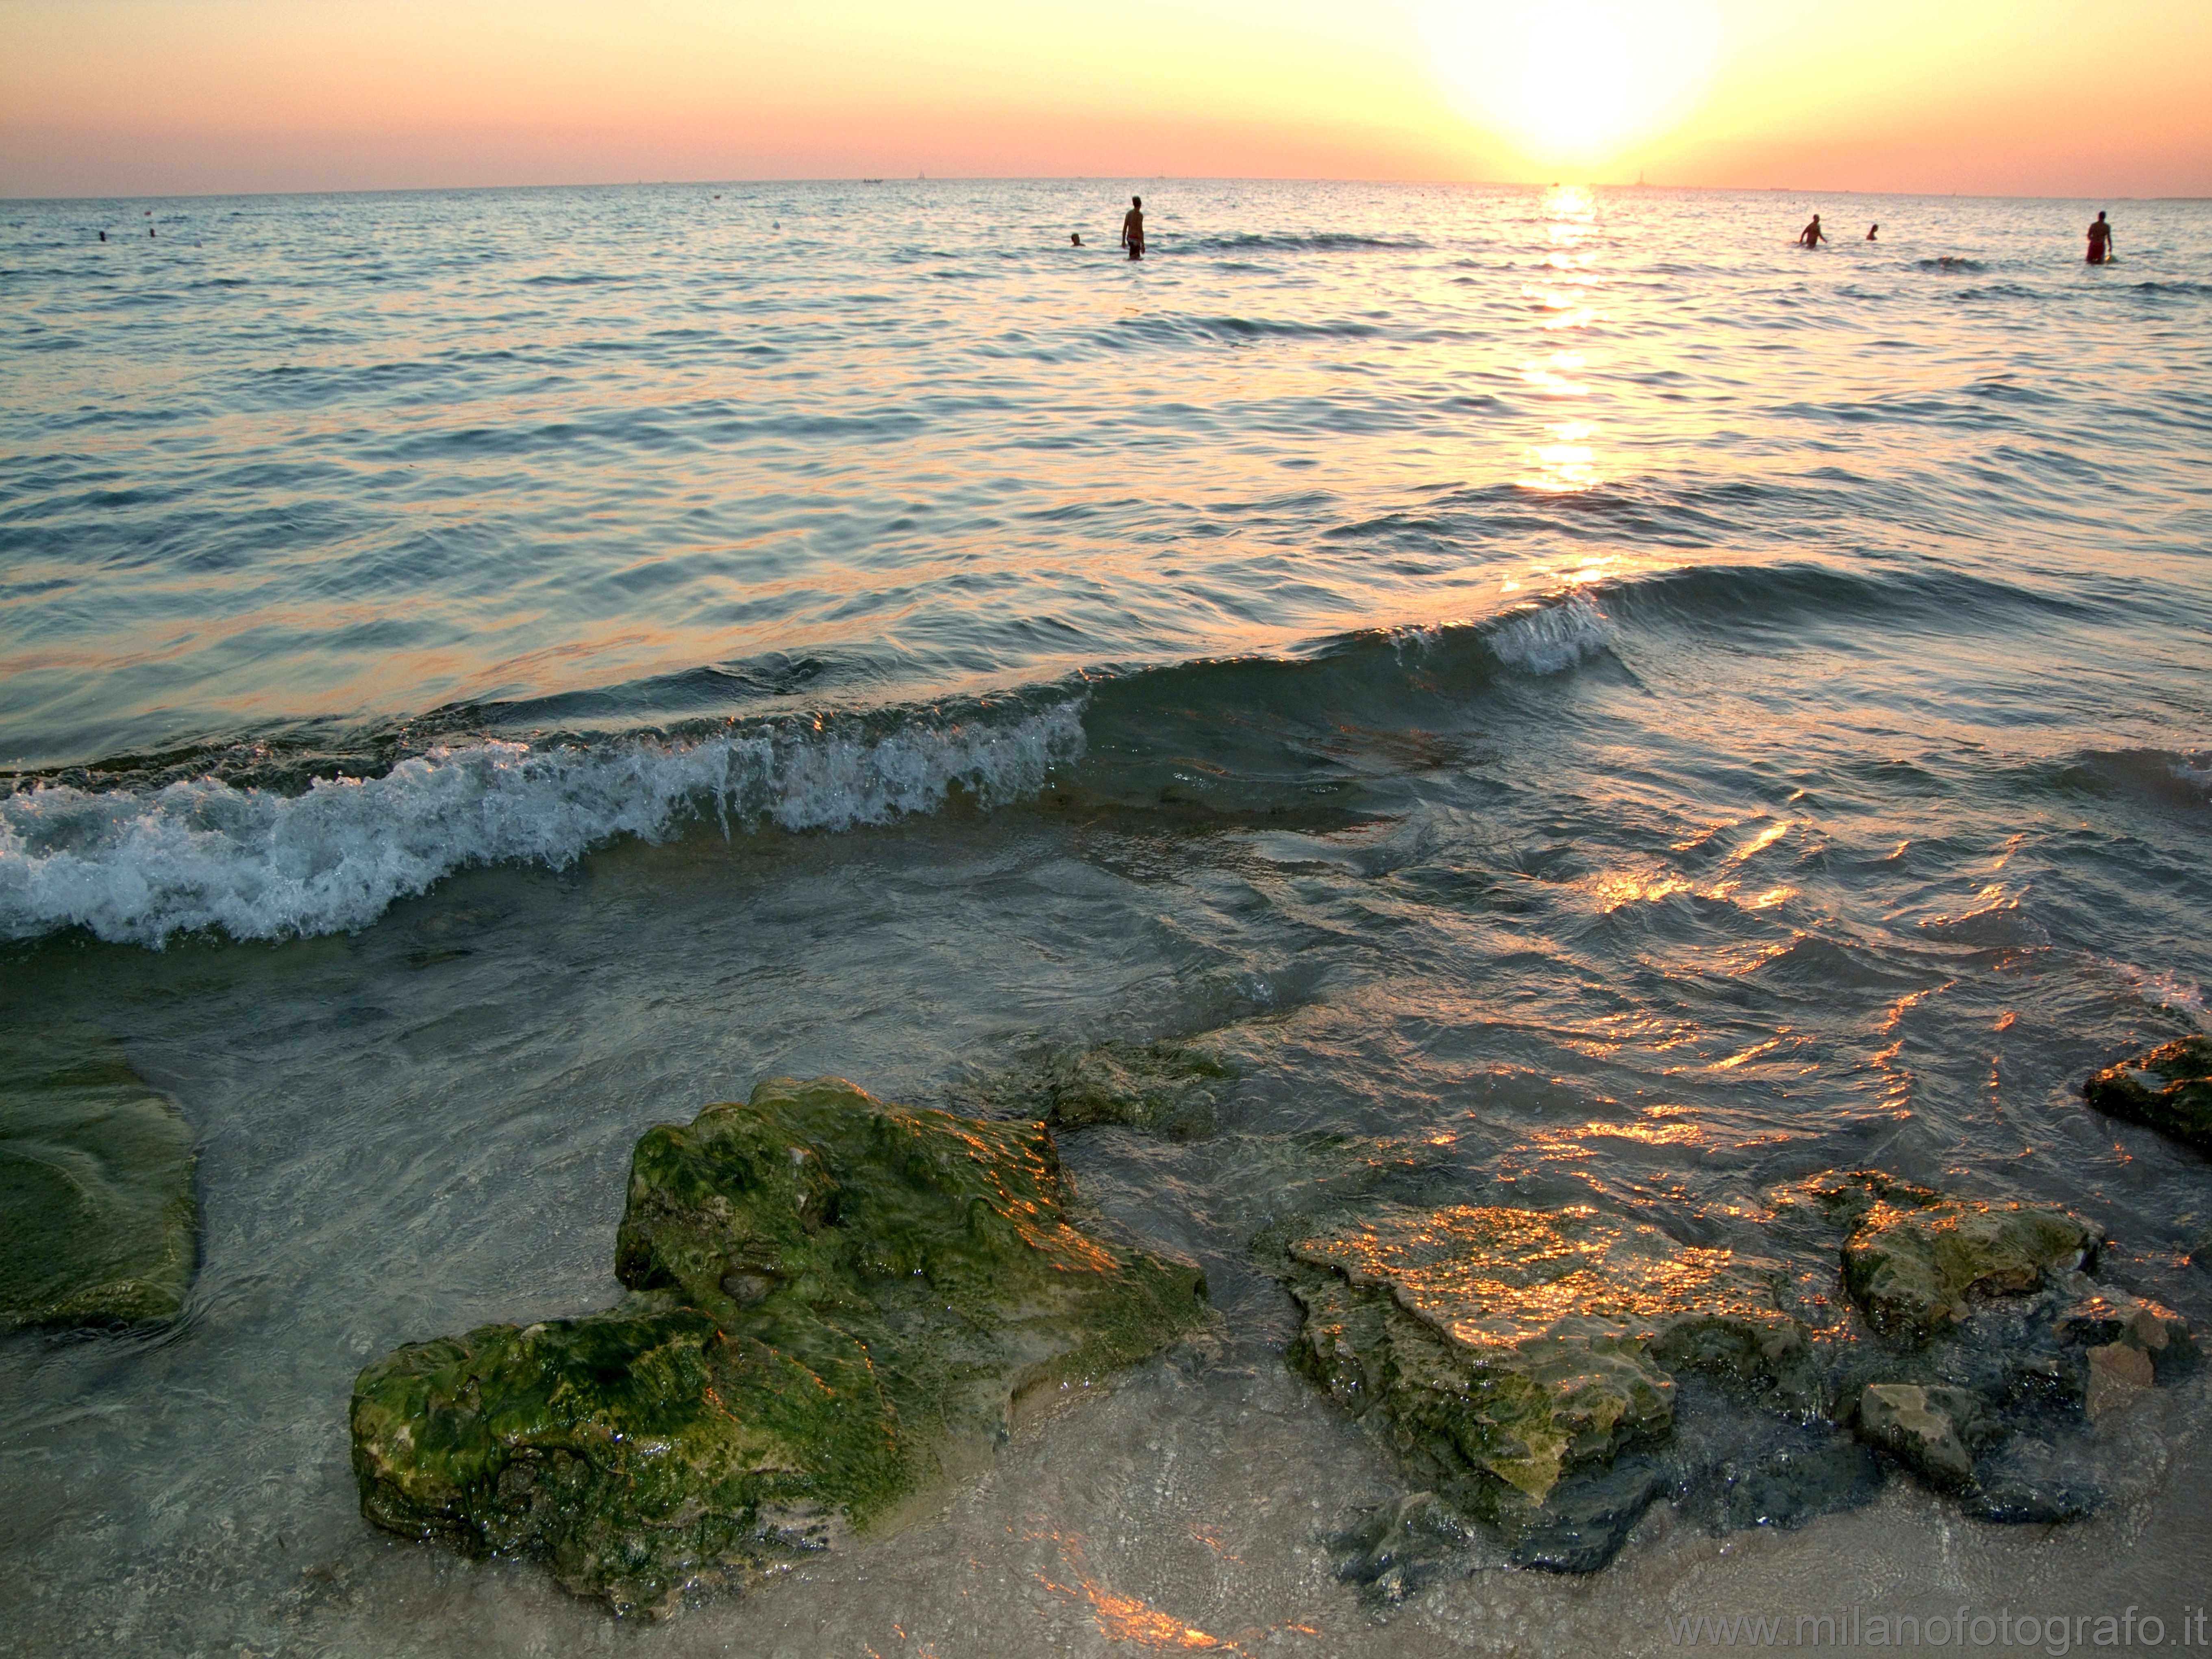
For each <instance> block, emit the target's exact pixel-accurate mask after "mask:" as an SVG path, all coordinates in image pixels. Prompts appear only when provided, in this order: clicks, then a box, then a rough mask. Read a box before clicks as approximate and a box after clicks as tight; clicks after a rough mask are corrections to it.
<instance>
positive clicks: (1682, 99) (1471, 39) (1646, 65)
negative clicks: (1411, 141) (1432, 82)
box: [1431, 0, 1720, 167]
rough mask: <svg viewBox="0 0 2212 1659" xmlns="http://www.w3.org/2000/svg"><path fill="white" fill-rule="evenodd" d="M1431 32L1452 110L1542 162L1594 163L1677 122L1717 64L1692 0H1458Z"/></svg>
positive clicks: (1705, 16)
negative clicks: (1549, 0) (1546, 0)
mask: <svg viewBox="0 0 2212 1659" xmlns="http://www.w3.org/2000/svg"><path fill="white" fill-rule="evenodd" d="M1431 40H1432V42H1433V45H1432V52H1433V63H1434V68H1435V73H1436V76H1437V82H1439V84H1440V85H1441V87H1442V88H1443V93H1444V95H1445V98H1446V100H1447V101H1448V102H1449V104H1450V106H1452V108H1453V109H1454V110H1455V112H1457V113H1458V114H1459V115H1461V116H1462V118H1464V119H1466V120H1467V121H1468V122H1469V123H1470V124H1472V125H1474V126H1476V127H1478V128H1480V129H1481V130H1483V131H1486V132H1491V133H1494V134H1496V135H1497V136H1498V137H1502V138H1504V139H1505V140H1506V141H1507V142H1508V143H1511V144H1513V145H1514V146H1515V147H1516V148H1517V149H1520V150H1521V151H1522V153H1523V154H1525V155H1528V156H1529V157H1530V158H1531V159H1532V160H1534V161H1540V162H1542V163H1545V164H1547V165H1552V164H1558V165H1560V166H1571V167H1590V166H1595V165H1597V164H1599V163H1601V162H1603V161H1609V160H1611V159H1612V158H1613V157H1614V156H1616V155H1620V153H1621V152H1622V151H1623V150H1625V149H1628V148H1629V147H1630V146H1632V145H1633V144H1635V143H1638V142H1639V141H1641V140H1644V139H1646V138H1650V137H1656V136H1657V135H1659V134H1661V133H1662V132H1665V131H1668V130H1670V129H1672V128H1674V127H1676V126H1679V125H1681V124H1682V123H1683V122H1685V121H1686V120H1688V119H1689V118H1691V117H1692V115H1694V114H1696V113H1697V112H1698V110H1699V106H1701V105H1702V104H1703V103H1704V101H1705V97H1706V94H1708V92H1709V91H1710V90H1711V87H1712V83H1713V77H1714V74H1715V72H1716V70H1717V69H1718V67H1719V63H1720V30H1719V27H1718V25H1717V22H1716V21H1715V19H1714V17H1713V15H1712V13H1711V11H1709V10H1708V9H1706V7H1705V5H1703V4H1702V3H1699V0H1551V3H1540V0H1459V3H1448V4H1445V5H1443V6H1441V7H1439V8H1438V9H1437V12H1436V14H1435V17H1434V21H1433V23H1432V26H1431Z"/></svg>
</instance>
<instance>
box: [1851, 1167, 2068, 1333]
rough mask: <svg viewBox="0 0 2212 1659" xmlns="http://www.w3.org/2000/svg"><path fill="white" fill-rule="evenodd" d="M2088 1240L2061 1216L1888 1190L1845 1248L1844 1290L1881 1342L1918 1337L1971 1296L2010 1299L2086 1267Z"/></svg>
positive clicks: (1959, 1310) (1955, 1316)
mask: <svg viewBox="0 0 2212 1659" xmlns="http://www.w3.org/2000/svg"><path fill="white" fill-rule="evenodd" d="M2097 1243H2098V1241H2097V1236H2096V1234H2095V1232H2094V1231H2093V1230H2092V1229H2091V1228H2090V1227H2089V1226H2088V1225H2087V1223H2085V1222H2083V1221H2081V1219H2080V1218H2077V1217H2075V1216H2072V1215H2069V1214H2068V1213H2067V1212H2065V1211H2063V1210H2057V1209H2051V1208H2049V1207H2047V1206H2038V1205H2030V1204H2015V1203H1995V1204H1992V1203H1985V1202H1984V1201H1982V1200H1978V1199H1966V1198H1947V1197H1945V1196H1943V1195H1942V1194H1937V1193H1931V1192H1929V1191H1926V1190H1925V1189H1923V1188H1907V1187H1905V1186H1903V1185H1901V1184H1900V1183H1895V1182H1890V1183H1887V1186H1886V1188H1885V1189H1884V1190H1883V1192H1882V1193H1881V1195H1879V1196H1877V1197H1875V1199H1874V1201H1873V1203H1872V1204H1871V1205H1870V1206H1869V1207H1868V1208H1867V1209H1866V1210H1865V1211H1864V1212H1863V1213H1862V1214H1861V1215H1860V1217H1859V1219H1858V1222H1857V1225H1855V1226H1854V1227H1853V1228H1852V1229H1851V1232H1850V1237H1848V1238H1846V1239H1845V1240H1844V1288H1845V1289H1846V1290H1848V1291H1850V1293H1851V1297H1852V1299H1853V1300H1854V1301H1856V1302H1857V1304H1859V1306H1860V1308H1861V1309H1862V1310H1864V1312H1865V1314H1866V1316H1867V1322H1869V1324H1871V1325H1872V1326H1873V1327H1874V1328H1875V1329H1876V1330H1878V1331H1881V1332H1882V1333H1883V1334H1886V1335H1902V1336H1910V1337H1927V1336H1932V1335H1935V1334H1937V1333H1939V1332H1941V1331H1942V1330H1944V1329H1945V1328H1948V1327H1949V1326H1952V1325H1954V1324H1956V1323H1957V1322H1959V1321H1960V1320H1961V1319H1963V1318H1965V1317H1966V1314H1967V1312H1968V1311H1969V1309H1970V1305H1971V1304H1970V1300H1969V1298H1970V1297H1973V1296H1976V1295H1983V1296H1989V1295H1998V1296H2002V1295H2016V1294H2020V1293H2021V1292H2025V1291H2033V1290H2034V1289H2035V1288H2036V1287H2037V1286H2039V1285H2041V1284H2043V1283H2044V1282H2045V1280H2046V1279H2051V1278H2053V1277H2055V1276H2057V1275H2059V1274H2063V1273H2070V1272H2072V1271H2073V1270H2074V1269H2075V1268H2077V1267H2081V1266H2082V1265H2083V1264H2084V1263H2087V1262H2091V1261H2094V1260H2095V1259H2096V1254H2097Z"/></svg>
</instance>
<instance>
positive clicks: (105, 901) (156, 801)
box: [0, 702, 1083, 947]
mask: <svg viewBox="0 0 2212 1659" xmlns="http://www.w3.org/2000/svg"><path fill="white" fill-rule="evenodd" d="M1082 752H1083V722H1082V707H1081V705H1080V704H1079V703H1076V702H1068V703H1062V704H1059V705H1056V706H1054V707H1052V708H1045V709H1042V710H1035V711H1032V712H1030V713H1028V714H1023V715H1021V716H1019V717H1017V718H1012V719H1004V720H995V721H994V720H988V719H987V718H981V717H979V718H976V719H972V720H957V721H946V722H945V723H943V724H940V725H932V724H927V723H915V722H908V723H907V724H904V725H902V726H897V727H895V728H893V729H890V730H868V729H866V728H863V727H861V726H859V725H858V724H857V723H856V724H855V725H854V726H853V727H851V728H849V729H841V728H838V727H836V726H829V727H826V728H816V727H814V726H786V727H780V728H777V729H774V730H753V731H747V732H734V733H731V734H728V735H726V736H716V737H713V738H702V739H700V740H697V741H695V742H690V743H665V742H660V741H657V740H651V739H643V738H635V739H629V740H626V741H623V742H618V743H614V744H607V745H605V746H594V747H585V746H580V745H561V746H555V747H548V748H543V749H533V748H532V747H530V746H529V745H528V744H520V743H500V742H485V743H479V744H468V745H465V746H461V747H456V748H441V749H433V750H429V751H428V753H426V754H422V755H419V756H416V757H414V758H412V759H410V760H404V761H402V762H401V763H399V764H398V765H397V766H395V767H393V768H392V770H391V771H390V772H388V773H386V775H383V776H382V777H378V778H346V777H340V778H335V779H318V780H317V781H315V782H314V783H313V786H312V787H309V789H308V790H307V793H305V794H301V795H283V794H276V793H270V792H269V791H265V790H261V789H252V788H245V789H240V788H234V787H232V786H231V785H229V784H227V783H223V782H222V781H218V780H216V779H214V778H200V779H197V780H194V781H190V782H183V783H173V784H170V785H169V786H168V787H166V788H162V789H160V790H156V791H153V792H150V793H141V792H131V791H115V792H109V793H94V792H91V791H87V790H82V789H76V788H71V787H67V786H51V787H38V788H33V789H29V790H25V791H21V792H19V793H15V794H14V795H10V796H8V797H6V798H4V799H0V937H4V938H9V939H27V938H33V937H35V936H37V935H39V934H41V933H51V932H53V931H54V930H56V929H58V928H62V927H87V928H89V929H90V930H91V931H92V932H93V933H96V934H97V935H99V936H100V938H101V939H108V940H112V941H115V942H117V943H131V944H139V945H155V946H156V947H158V946H160V945H162V944H164V943H166V942H167V940H168V939H169V938H170V937H171V936H172V935H173V934H176V933H191V932H197V931H199V930H203V929H210V928H221V929H222V930H223V931H224V932H226V933H230V934H232V935H233V936H234V937H235V938H238V939H281V938H285V937H289V936H293V935H301V934H311V933H337V932H341V931H343V930H344V929H347V928H353V927H365V926H367V925H368V923H369V922H371V921H374V920H375V919H376V918H377V917H378V916H379V915H381V914H383V912H384V909H385V908H386V906H387V905H389V904H391V903H392V901H394V900H395V899H400V898H404V897H407V896H410V895H412V894H416V893H420V892H422V891H423V890H425V889H426V888H428V887H429V886H430V884H432V883H434V882H435V881H437V880H438V879H440V878H441V877H444V876H447V875H450V874H452V873H453V872H454V871H456V870H460V869H465V868H466V867H468V866H471V865H479V864H494V863H501V862H515V863H540V864H546V865H550V866H554V867H556V868H558V867H560V866H564V865H567V864H568V863H570V862H572V861H574V860H575V859H577V858H579V857H580V856H581V855H582V854H585V853H586V852H588V851H589V850H590V849H591V848H593V847H595V846H599V845H600V844H602V843H604V842H609V841H611V840H613V839H615V838H616V837H617V836H626V835H628V836H639V837H641V838H642V839H645V840H647V841H653V840H658V839H659V838H661V837H663V836H666V835H668V834H669V833H670V832H671V830H673V829H675V828H676V827H677V826H678V824H679V823H683V822H684V821H685V820H687V819H691V818H696V817H702V816H707V815H714V816H718V817H720V821H721V823H722V825H723V827H724V829H725V830H726V829H728V828H729V826H730V824H731V823H732V820H735V821H737V822H738V823H744V824H745V825H747V826H748V827H750V826H751V825H754V824H757V823H763V822H772V823H777V824H780V825H781V826H782V827H783V828H785V829H849V828H851V827H853V826H854V825H855V824H863V823H886V822H888V821H889V820H890V819H892V818H894V817H899V816H900V815H902V814H904V813H910V812H927V811H934V810H935V809H936V808H938V807H939V806H940V805H943V804H944V801H945V796H946V794H947V793H948V792H949V791H950V790H951V789H952V788H953V787H955V786H956V785H957V786H958V787H963V788H965V789H966V790H968V791H969V793H972V794H973V795H974V796H975V798H976V799H977V800H978V801H979V802H980V803H981V805H984V806H986V807H988V806H991V805H996V804H1003V803H1005V802H1007V801H1011V800H1018V799H1023V798H1024V797H1027V796H1030V795H1033V794H1035V793H1037V791H1039V790H1040V789H1042V787H1044V784H1045V781H1046V780H1047V778H1048V775H1049V774H1050V771H1051V769H1052V768H1053V767H1054V766H1055V765H1057V764H1060V763H1066V762H1071V761H1073V760H1075V759H1077V758H1078V757H1080V756H1081V754H1082Z"/></svg>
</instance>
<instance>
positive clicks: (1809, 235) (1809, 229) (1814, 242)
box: [1797, 213, 1828, 247]
mask: <svg viewBox="0 0 2212 1659" xmlns="http://www.w3.org/2000/svg"><path fill="white" fill-rule="evenodd" d="M1797 240H1798V241H1799V243H1800V244H1802V246H1806V247H1818V246H1820V244H1821V243H1823V242H1825V241H1826V240H1828V233H1827V232H1826V231H1825V230H1822V229H1821V228H1820V215H1819V214H1817V213H1816V214H1814V216H1813V222H1812V223H1811V224H1809V225H1808V226H1806V227H1805V228H1804V229H1802V230H1801V231H1799V232H1798V233H1797Z"/></svg>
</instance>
